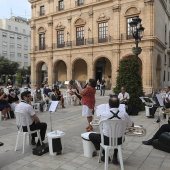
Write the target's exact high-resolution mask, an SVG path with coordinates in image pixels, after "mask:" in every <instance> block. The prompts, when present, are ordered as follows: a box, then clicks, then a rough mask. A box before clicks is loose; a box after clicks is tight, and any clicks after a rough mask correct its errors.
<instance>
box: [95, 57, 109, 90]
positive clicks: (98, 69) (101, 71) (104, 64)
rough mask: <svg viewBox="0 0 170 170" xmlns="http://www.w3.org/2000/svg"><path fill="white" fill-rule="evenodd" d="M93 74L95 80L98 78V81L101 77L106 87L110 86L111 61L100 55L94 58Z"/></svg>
mask: <svg viewBox="0 0 170 170" xmlns="http://www.w3.org/2000/svg"><path fill="white" fill-rule="evenodd" d="M94 71H95V72H94V74H95V76H94V77H95V80H96V81H97V80H99V81H100V82H101V81H102V79H104V80H105V81H106V87H107V88H108V89H110V88H111V78H112V69H111V62H110V60H109V59H107V58H106V57H100V58H99V59H97V60H96V62H95V65H94Z"/></svg>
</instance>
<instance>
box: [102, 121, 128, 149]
mask: <svg viewBox="0 0 170 170" xmlns="http://www.w3.org/2000/svg"><path fill="white" fill-rule="evenodd" d="M103 127H104V128H105V129H106V130H107V131H108V137H109V146H110V147H117V146H118V143H117V141H118V140H117V139H118V137H122V143H123V141H124V134H125V130H126V121H125V120H103V121H101V122H100V124H99V129H100V134H101V143H102V144H103V145H104V134H103Z"/></svg>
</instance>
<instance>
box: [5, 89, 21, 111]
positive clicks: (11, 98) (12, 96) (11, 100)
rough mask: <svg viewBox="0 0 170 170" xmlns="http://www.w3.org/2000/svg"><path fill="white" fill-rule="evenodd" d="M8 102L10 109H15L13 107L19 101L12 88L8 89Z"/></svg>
mask: <svg viewBox="0 0 170 170" xmlns="http://www.w3.org/2000/svg"><path fill="white" fill-rule="evenodd" d="M8 103H9V104H10V105H11V110H12V111H15V107H16V105H17V104H18V103H19V98H18V96H17V94H16V93H15V91H14V90H13V89H10V90H9V95H8Z"/></svg>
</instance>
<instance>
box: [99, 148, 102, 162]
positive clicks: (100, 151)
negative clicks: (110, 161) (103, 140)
mask: <svg viewBox="0 0 170 170" xmlns="http://www.w3.org/2000/svg"><path fill="white" fill-rule="evenodd" d="M101 153H102V147H101V146H100V150H99V158H98V163H100V160H101Z"/></svg>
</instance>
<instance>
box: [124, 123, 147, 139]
mask: <svg viewBox="0 0 170 170" xmlns="http://www.w3.org/2000/svg"><path fill="white" fill-rule="evenodd" d="M125 135H128V136H138V137H141V136H145V135H146V129H145V128H144V127H143V126H142V125H139V126H138V125H135V126H134V127H129V128H127V129H126V131H125Z"/></svg>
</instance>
